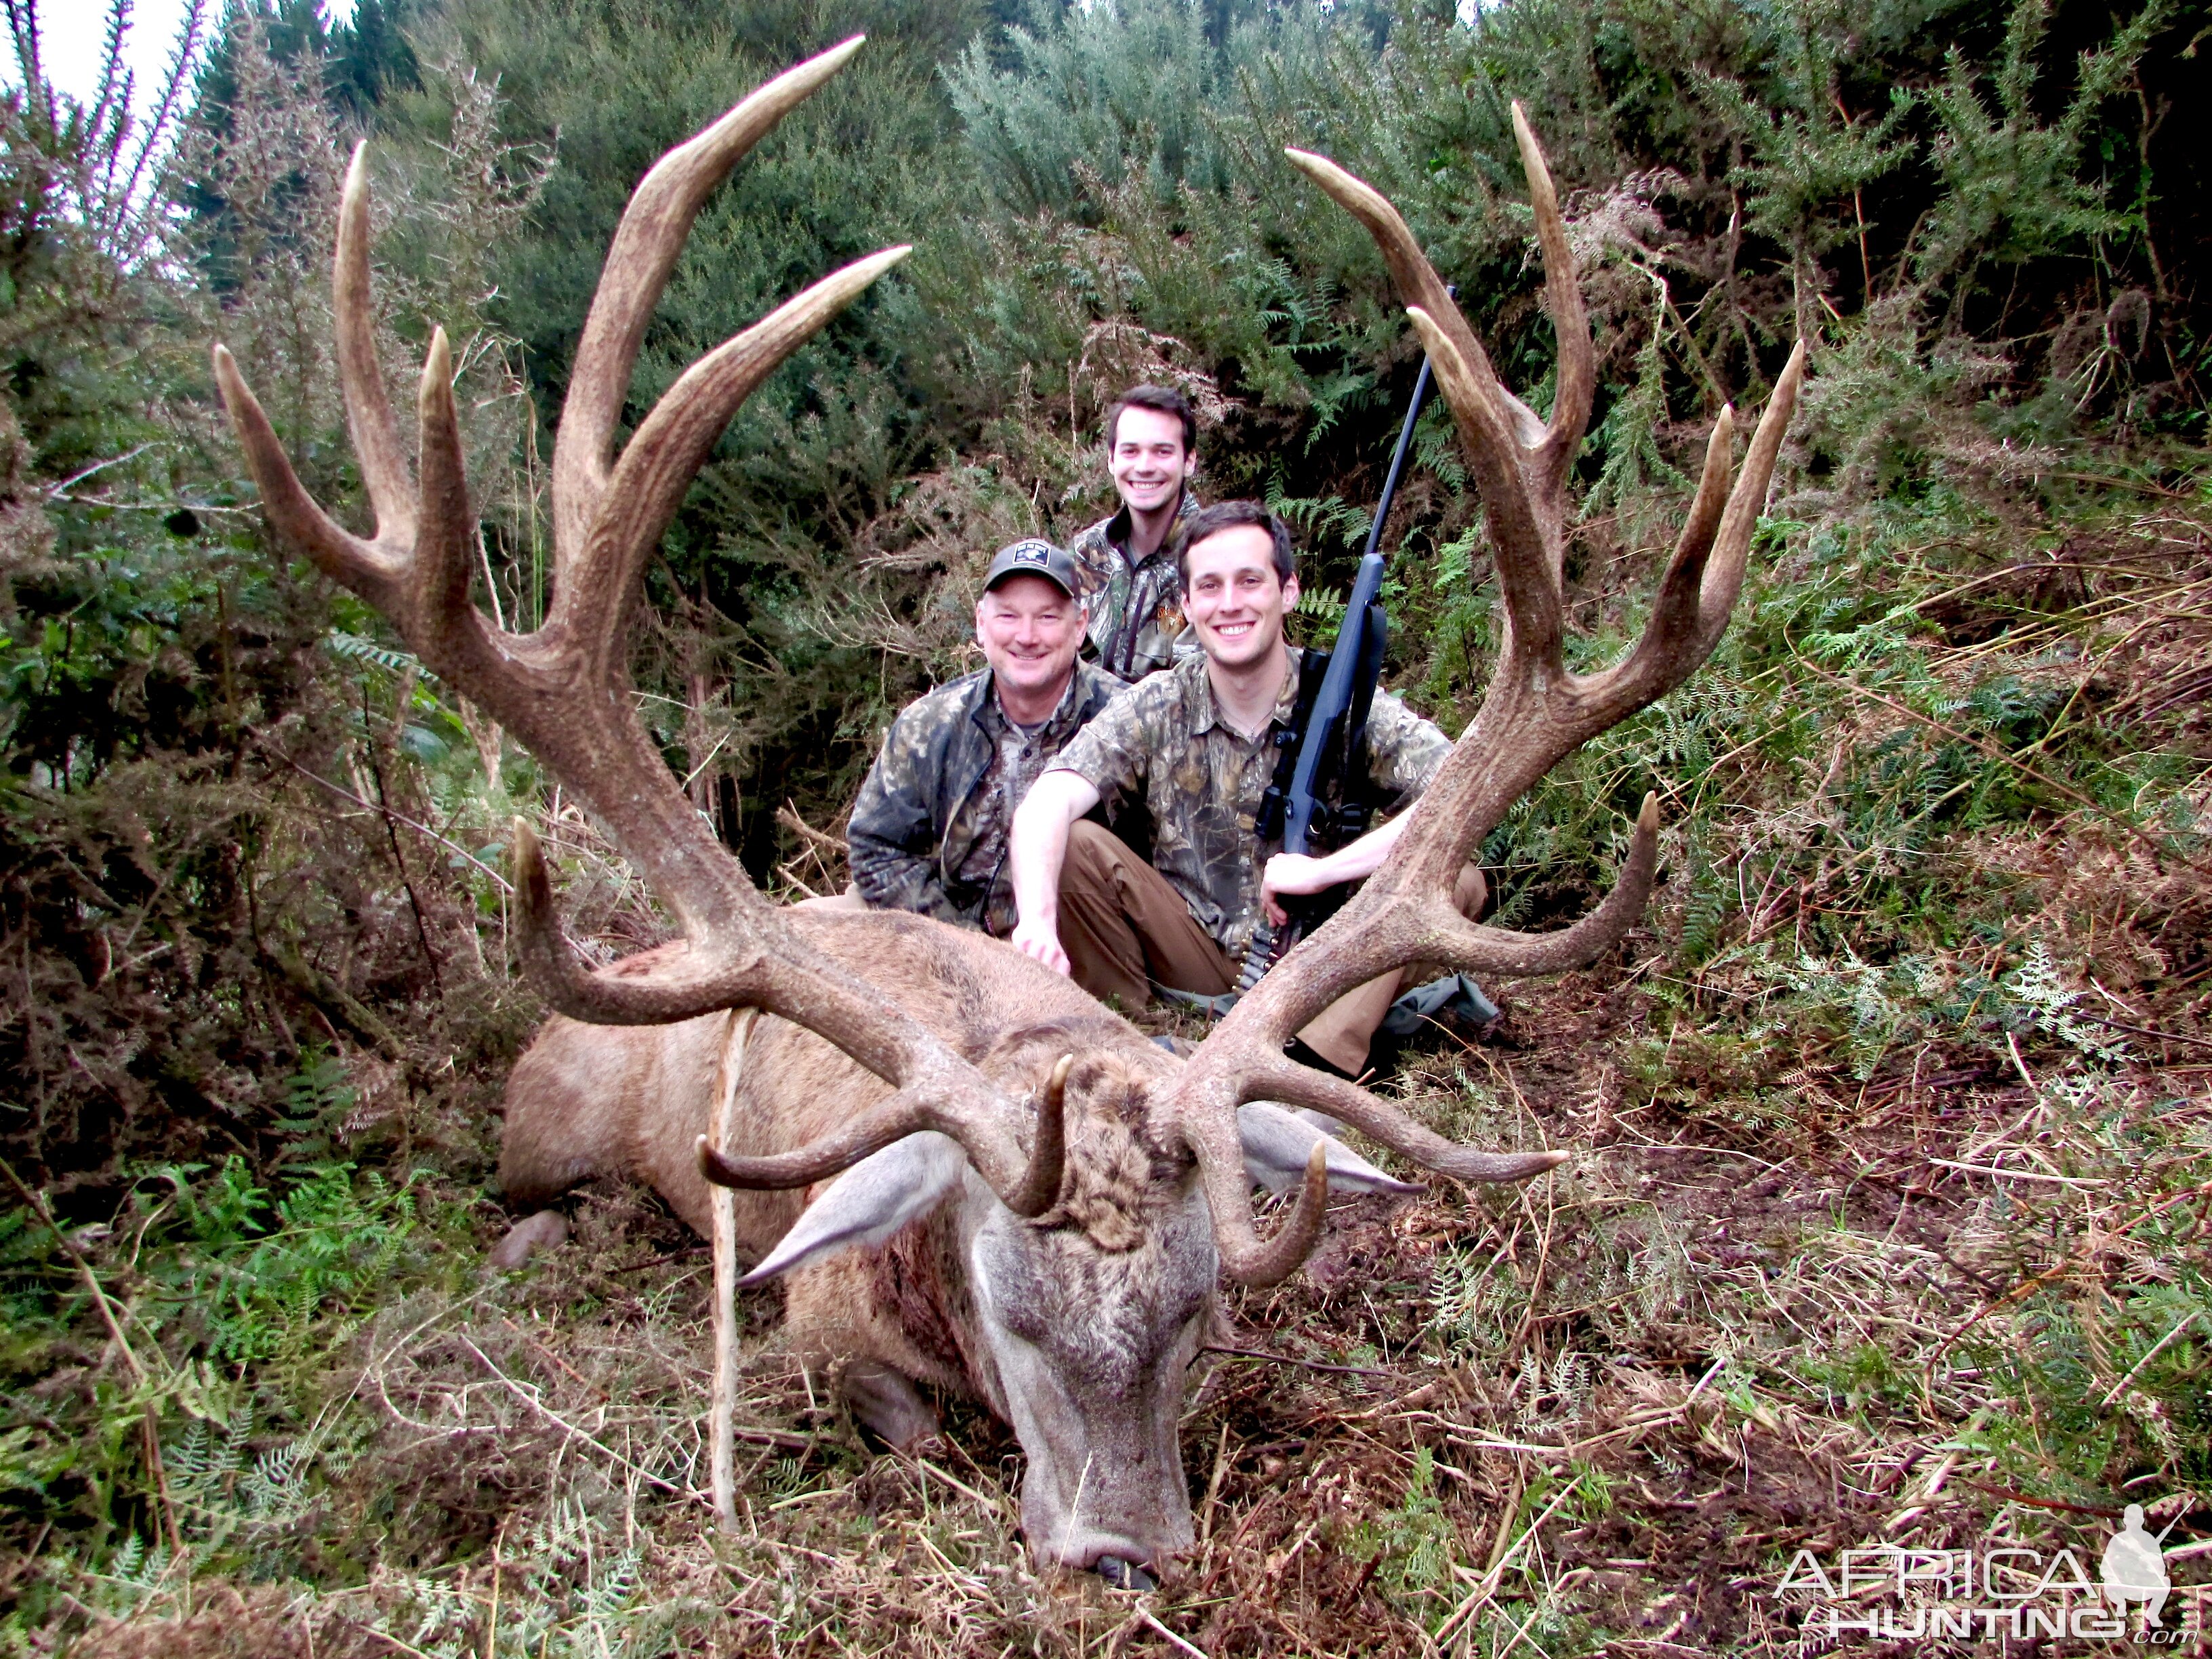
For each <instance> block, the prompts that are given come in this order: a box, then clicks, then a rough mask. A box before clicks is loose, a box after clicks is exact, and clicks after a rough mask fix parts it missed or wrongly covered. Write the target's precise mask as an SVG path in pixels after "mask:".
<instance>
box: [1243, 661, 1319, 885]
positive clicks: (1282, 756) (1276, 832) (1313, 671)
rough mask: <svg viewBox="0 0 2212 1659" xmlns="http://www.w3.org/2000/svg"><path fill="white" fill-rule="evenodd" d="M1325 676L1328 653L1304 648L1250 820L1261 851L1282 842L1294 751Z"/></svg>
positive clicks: (1295, 759) (1300, 746)
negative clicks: (1271, 767) (1293, 697)
mask: <svg viewBox="0 0 2212 1659" xmlns="http://www.w3.org/2000/svg"><path fill="white" fill-rule="evenodd" d="M1327 674H1328V652H1326V651H1324V650H1322V649H1321V648H1320V647H1318V646H1308V647H1306V648H1305V649H1304V651H1303V652H1302V653H1299V660H1298V696H1297V702H1296V703H1294V704H1293V705H1292V706H1291V723H1290V725H1289V726H1287V727H1286V728H1285V729H1284V730H1283V731H1280V732H1276V733H1275V775H1274V776H1273V778H1272V779H1270V780H1269V781H1268V784H1267V793H1266V794H1264V795H1262V796H1261V798H1260V810H1259V811H1258V812H1257V813H1255V815H1254V817H1253V819H1252V828H1253V829H1254V831H1255V833H1256V834H1257V835H1258V836H1259V838H1260V845H1261V846H1262V847H1265V846H1267V844H1268V842H1275V841H1280V840H1281V839H1282V835H1283V824H1284V822H1285V817H1287V814H1288V810H1289V802H1290V799H1291V778H1292V777H1293V776H1294V775H1296V774H1297V769H1298V751H1299V750H1301V749H1303V748H1304V747H1305V741H1306V728H1307V727H1308V726H1311V725H1312V724H1313V712H1314V700H1315V699H1316V697H1318V696H1321V683H1322V678H1323V677H1324V676H1325V675H1327Z"/></svg>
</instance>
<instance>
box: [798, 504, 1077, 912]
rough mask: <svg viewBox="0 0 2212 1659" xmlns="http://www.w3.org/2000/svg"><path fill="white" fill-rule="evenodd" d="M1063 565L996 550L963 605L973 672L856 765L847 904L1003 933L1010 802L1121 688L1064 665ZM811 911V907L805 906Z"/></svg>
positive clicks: (1052, 549) (1072, 619) (1071, 644)
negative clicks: (970, 600) (977, 664)
mask: <svg viewBox="0 0 2212 1659" xmlns="http://www.w3.org/2000/svg"><path fill="white" fill-rule="evenodd" d="M1078 587H1079V578H1078V575H1077V572H1076V568H1075V565H1074V562H1073V560H1072V559H1071V558H1070V556H1069V555H1068V553H1067V552H1066V550H1065V549H1063V548H1060V547H1056V546H1054V544H1052V543H1050V542H1046V541H1038V540H1036V539H1030V540H1028V541H1019V542H1016V543H1014V544H1012V546H1011V547H1006V548H1002V549H1000V551H999V555H998V556H997V557H996V558H994V559H993V560H992V561H991V568H990V569H989V571H988V572H987V573H986V574H985V575H984V578H983V593H982V597H981V599H978V600H977V601H976V603H975V639H976V642H977V643H978V644H980V645H981V647H983V660H984V664H985V665H984V666H983V667H981V668H979V669H977V670H976V671H975V672H974V673H972V674H964V675H963V676H962V677H961V678H958V679H957V680H953V681H951V683H949V684H945V685H940V686H939V687H938V688H937V690H934V691H932V692H931V693H929V694H928V695H927V696H924V697H921V698H920V699H918V700H917V701H915V702H913V703H911V704H909V705H908V707H907V708H905V709H903V710H902V712H901V713H900V714H899V717H898V719H897V720H894V721H893V722H892V723H891V729H890V733H889V734H888V735H887V736H886V737H885V738H884V747H883V751H882V752H881V753H880V754H878V756H877V757H876V763H875V764H874V765H873V766H872V767H870V768H869V769H868V775H867V780H866V782H864V783H862V784H861V786H860V799H859V800H858V802H856V803H855V804H854V808H853V817H852V822H851V824H850V826H849V827H848V830H847V842H848V847H849V848H850V861H851V864H852V870H853V882H854V890H855V892H856V894H857V899H853V898H849V897H848V899H847V900H845V901H842V902H841V901H838V900H834V899H833V900H829V901H827V902H829V903H830V904H835V905H840V906H841V908H842V903H850V902H866V904H867V905H869V906H870V907H872V908H877V909H895V910H913V911H917V912H919V913H920V914H921V915H926V916H935V917H936V918H937V919H938V920H939V921H949V922H952V923H955V924H957V925H958V926H960V927H980V928H982V929H984V930H985V931H987V932H989V933H995V934H997V935H999V936H1000V937H1001V938H1003V937H1005V935H1006V933H1010V932H1011V931H1012V928H1013V925H1014V905H1013V892H1012V882H1011V879H1010V878H1009V875H1008V872H1007V870H1006V840H1007V830H1008V826H1009V824H1010V823H1011V821H1012V817H1013V811H1014V807H1015V805H1017V804H1018V802H1019V801H1020V800H1021V799H1022V797H1023V795H1024V793H1027V792H1028V790H1029V787H1030V785H1031V784H1032V783H1034V782H1035V781H1036V778H1037V775H1038V774H1039V773H1040V772H1042V770H1043V769H1044V767H1045V765H1046V763H1048V762H1049V761H1050V760H1051V759H1052V758H1053V757H1054V756H1056V755H1058V754H1059V753H1060V750H1061V749H1062V748H1063V747H1065V746H1066V743H1067V741H1068V739H1069V738H1072V737H1073V736H1074V735H1075V734H1076V732H1078V731H1079V730H1080V729H1081V727H1082V726H1084V725H1085V722H1087V721H1088V720H1091V717H1092V716H1093V715H1095V714H1097V713H1098V711H1099V710H1100V709H1102V708H1104V707H1105V706H1106V703H1107V701H1108V699H1109V698H1110V697H1112V696H1113V695H1114V694H1115V692H1116V691H1119V690H1121V681H1119V680H1118V679H1115V678H1114V677H1113V676H1112V675H1110V674H1107V673H1104V672H1103V671H1100V670H1098V669H1097V668H1093V667H1091V665H1089V664H1087V663H1079V662H1078V661H1077V660H1076V653H1077V651H1078V649H1079V647H1081V646H1082V644H1083V637H1084V608H1083V605H1082V604H1081V603H1080V602H1079V600H1078V599H1077V598H1076V592H1077V589H1078ZM812 902H815V903H817V904H818V903H822V902H824V901H820V900H817V901H812Z"/></svg>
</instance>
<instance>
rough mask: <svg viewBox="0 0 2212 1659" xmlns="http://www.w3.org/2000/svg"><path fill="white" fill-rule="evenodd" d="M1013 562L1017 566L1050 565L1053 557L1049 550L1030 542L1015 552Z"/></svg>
mask: <svg viewBox="0 0 2212 1659" xmlns="http://www.w3.org/2000/svg"><path fill="white" fill-rule="evenodd" d="M1013 562H1015V563H1016V564H1049V563H1050V562H1052V556H1051V553H1050V552H1049V551H1048V550H1047V549H1044V548H1042V547H1039V546H1037V545H1036V544H1035V543H1034V542H1030V543H1027V544H1024V545H1023V546H1020V547H1017V548H1015V549H1014V550H1013Z"/></svg>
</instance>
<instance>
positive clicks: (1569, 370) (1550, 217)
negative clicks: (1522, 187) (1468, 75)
mask: <svg viewBox="0 0 2212 1659" xmlns="http://www.w3.org/2000/svg"><path fill="white" fill-rule="evenodd" d="M1513 142H1514V143H1515V144H1516V145H1517V146H1518V147H1519V149H1520V151H1521V170H1522V173H1525V174H1526V175H1527V176H1528V205H1529V207H1530V208H1532V209H1533V210H1534V212H1535V216H1536V245H1537V246H1539V247H1540V248H1541V249H1542V250H1543V252H1544V300H1545V304H1546V307H1547V309H1548V310H1549V311H1550V312H1551V313H1552V330H1553V333H1554V334H1556V335H1557V336H1558V337H1559V375H1558V378H1557V380H1556V383H1555V389H1554V392H1553V398H1552V418H1551V420H1550V422H1548V423H1547V425H1546V427H1545V429H1544V441H1543V442H1542V443H1541V445H1540V446H1538V447H1537V453H1536V455H1535V457H1534V464H1533V466H1532V471H1534V475H1535V476H1534V477H1533V478H1532V479H1531V480H1530V482H1531V483H1532V484H1533V486H1534V494H1535V495H1536V498H1537V499H1538V500H1539V501H1546V502H1552V503H1563V501H1564V497H1565V489H1566V483H1567V469H1568V468H1570V467H1571V466H1572V465H1574V463H1575V452H1576V451H1577V450H1578V449H1579V448H1581V447H1582V441H1583V429H1584V428H1586V427H1588V426H1589V414H1590V402H1591V399H1592V398H1593V397H1594V396H1595V393H1596V391H1597V361H1596V358H1595V355H1594V354H1593V353H1592V351H1591V349H1590V333H1589V313H1586V312H1585V311H1584V310H1583V285H1582V280H1581V277H1580V276H1579V274H1578V273H1577V270H1576V269H1575V256H1574V251H1573V250H1572V249H1571V247H1569V246H1567V228H1566V225H1565V222H1564V221H1563V220H1562V219H1561V218H1560V216H1559V192H1558V191H1555V190H1553V187H1552V169H1551V168H1550V167H1548V166H1547V165H1546V163H1545V161H1544V151H1543V147H1542V146H1541V145H1540V144H1539V143H1537V142H1536V135H1535V134H1534V132H1533V131H1530V130H1529V126H1528V115H1527V114H1526V113H1525V112H1523V111H1522V108H1521V100H1519V99H1517V98H1516V99H1515V100H1513Z"/></svg>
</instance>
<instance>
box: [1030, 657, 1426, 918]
mask: <svg viewBox="0 0 2212 1659" xmlns="http://www.w3.org/2000/svg"><path fill="white" fill-rule="evenodd" d="M1298 656H1299V653H1297V652H1296V651H1293V652H1291V671H1290V675H1289V677H1288V678H1287V679H1286V680H1285V682H1284V684H1283V690H1282V695H1281V696H1279V697H1278V698H1277V699H1276V702H1275V712H1274V714H1273V716H1272V717H1271V718H1270V719H1269V720H1268V724H1267V730H1266V731H1265V732H1261V734H1260V736H1259V737H1257V738H1244V737H1241V736H1239V735H1238V734H1237V732H1236V731H1235V730H1234V729H1233V728H1232V727H1231V726H1230V725H1229V724H1228V723H1227V722H1226V721H1225V720H1223V719H1222V717H1221V711H1220V708H1219V706H1218V704H1217V703H1216V702H1214V697H1213V683H1212V681H1211V680H1210V679H1208V678H1207V677H1206V659H1205V658H1204V657H1202V656H1201V657H1190V658H1187V659H1184V660H1183V661H1182V662H1179V663H1177V664H1176V665H1175V668H1174V671H1172V672H1170V673H1166V674H1155V675H1153V676H1152V678H1150V679H1147V680H1146V681H1144V682H1143V683H1142V684H1138V685H1135V686H1133V687H1131V688H1130V690H1129V691H1128V692H1127V695H1126V696H1120V697H1117V698H1115V700H1114V701H1113V702H1111V703H1109V705H1108V706H1107V708H1106V710H1105V712H1104V713H1103V714H1100V715H1099V716H1098V718H1097V720H1093V721H1091V724H1090V725H1088V726H1085V727H1084V728H1083V730H1082V731H1081V732H1079V734H1077V736H1076V738H1075V739H1074V741H1073V742H1072V743H1070V744H1068V745H1067V747H1066V749H1065V750H1062V751H1061V752H1060V757H1059V758H1058V759H1057V760H1055V761H1054V762H1053V763H1052V764H1051V765H1049V766H1048V767H1047V768H1046V769H1045V770H1047V771H1048V772H1057V771H1063V770H1065V771H1069V772H1074V773H1077V774H1079V775H1081V776H1082V777H1083V779H1084V780H1085V781H1086V782H1088V783H1089V784H1090V785H1091V787H1093V788H1095V789H1097V791H1098V793H1099V797H1100V799H1101V800H1102V801H1103V802H1104V803H1105V805H1106V806H1107V809H1108V811H1109V812H1118V811H1121V810H1124V809H1125V808H1126V805H1127V797H1131V796H1134V797H1136V798H1138V799H1141V801H1142V802H1143V804H1144V805H1146V807H1147V808H1149V809H1150V811H1151V814H1152V864H1153V866H1154V867H1155V868H1156V869H1158V871H1159V872H1160V873H1161V874H1162V875H1163V876H1165V877H1166V878H1167V879H1168V884H1169V885H1170V886H1171V887H1173V888H1174V889H1175V890H1176V892H1178V893H1180V894H1181V895H1182V900H1183V902H1184V903H1185V904H1187V905H1188V906H1189V907H1190V914H1191V915H1192V917H1193V919H1194V920H1195V921H1197V923H1198V925H1199V926H1200V927H1203V928H1204V929H1206V932H1207V933H1209V934H1211V935H1212V938H1213V942H1214V943H1215V944H1217V945H1219V946H1220V947H1221V948H1222V950H1223V951H1225V953H1226V954H1227V955H1228V956H1229V957H1231V959H1232V960H1234V959H1235V958H1237V957H1241V956H1242V955H1243V952H1244V947H1245V945H1247V943H1249V940H1250V939H1251V937H1252V927H1253V923H1254V922H1255V921H1257V920H1258V918H1259V915H1260V872H1261V866H1263V865H1264V864H1266V862H1267V859H1268V857H1269V856H1270V855H1272V854H1274V853H1276V852H1279V850H1281V848H1280V842H1267V843H1265V844H1262V843H1261V841H1260V840H1259V838H1258V835H1257V832H1256V831H1255V829H1254V820H1255V816H1256V815H1257V813H1258V812H1259V811H1260V806H1261V798H1262V797H1263V796H1265V795H1266V793H1267V786H1268V784H1269V783H1270V782H1271V781H1273V778H1274V775H1275V760H1276V757H1277V754H1278V753H1279V744H1278V742H1277V734H1278V733H1279V732H1285V731H1287V730H1288V729H1289V727H1290V723H1291V717H1292V715H1293V714H1294V713H1295V712H1296V710H1297V698H1298ZM1450 749H1451V740H1450V739H1449V738H1447V737H1445V736H1444V734H1443V732H1440V731H1438V730H1437V727H1436V726H1434V725H1433V724H1431V722H1430V721H1428V720H1423V719H1422V718H1421V717H1420V716H1419V715H1418V714H1414V713H1413V711H1412V710H1411V709H1409V708H1407V707H1406V705H1405V704H1404V703H1403V702H1400V701H1399V700H1398V699H1397V698H1396V697H1395V696H1391V695H1390V693H1389V692H1388V691H1383V690H1377V691H1376V693H1375V702H1374V706H1373V708H1371V709H1370V711H1369V713H1368V716H1367V758H1368V769H1369V777H1370V781H1371V783H1372V785H1373V787H1374V790H1375V793H1376V796H1377V797H1378V798H1379V801H1380V803H1381V805H1382V807H1383V811H1397V810H1398V809H1399V808H1401V807H1402V806H1404V805H1406V804H1407V803H1408V802H1409V801H1411V800H1413V799H1414V798H1415V797H1416V796H1418V795H1419V793H1421V791H1422V790H1424V789H1425V788H1427V787H1428V785H1429V780H1430V779H1431V778H1432V777H1434V776H1435V775H1436V771H1437V767H1439V766H1441V765H1443V759H1444V757H1445V755H1446V754H1448V753H1449V751H1450Z"/></svg>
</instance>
